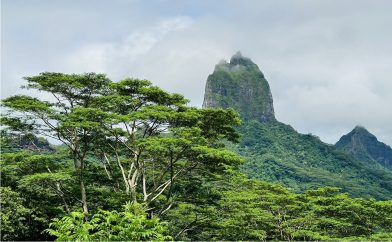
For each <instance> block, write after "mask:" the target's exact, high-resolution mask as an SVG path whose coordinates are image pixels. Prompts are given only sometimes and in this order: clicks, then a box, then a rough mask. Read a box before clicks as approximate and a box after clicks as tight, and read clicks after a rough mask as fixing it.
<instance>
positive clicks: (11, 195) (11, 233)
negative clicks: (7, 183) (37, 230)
mask: <svg viewBox="0 0 392 242" xmlns="http://www.w3.org/2000/svg"><path fill="white" fill-rule="evenodd" d="M0 196H1V199H0V207H1V210H0V218H1V240H2V241H3V240H20V239H22V238H24V235H25V234H26V233H27V231H28V230H29V228H28V224H27V222H28V219H29V217H30V213H31V210H30V209H28V208H26V207H25V206H24V205H23V202H24V199H23V198H22V197H21V196H20V194H19V193H18V192H15V191H12V189H11V188H10V187H4V186H2V187H0Z"/></svg>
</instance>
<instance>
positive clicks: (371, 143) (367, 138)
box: [335, 126, 392, 170]
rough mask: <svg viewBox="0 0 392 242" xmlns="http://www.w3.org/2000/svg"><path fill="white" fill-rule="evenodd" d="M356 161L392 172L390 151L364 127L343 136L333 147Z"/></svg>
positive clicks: (389, 148) (356, 128)
mask: <svg viewBox="0 0 392 242" xmlns="http://www.w3.org/2000/svg"><path fill="white" fill-rule="evenodd" d="M335 146H336V147H337V148H339V149H342V150H343V151H345V152H347V153H349V154H351V155H352V156H353V157H355V158H357V159H358V160H362V161H365V162H367V163H369V164H380V165H382V166H384V167H386V168H389V169H391V170H392V149H391V147H389V146H388V145H386V144H384V143H382V142H380V141H378V140H377V138H376V136H374V135H373V134H371V133H369V131H367V130H366V129H365V128H364V127H361V126H357V127H355V128H354V129H353V130H352V131H351V132H350V133H348V134H346V135H343V136H342V137H341V138H340V140H339V141H338V142H337V143H336V145H335Z"/></svg>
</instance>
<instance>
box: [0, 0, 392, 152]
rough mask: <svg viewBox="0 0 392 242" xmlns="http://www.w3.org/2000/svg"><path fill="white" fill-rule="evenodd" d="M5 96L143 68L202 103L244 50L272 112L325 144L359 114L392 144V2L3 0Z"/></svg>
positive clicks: (141, 72)
mask: <svg viewBox="0 0 392 242" xmlns="http://www.w3.org/2000/svg"><path fill="white" fill-rule="evenodd" d="M1 34H2V36H1V69H2V70H1V96H2V98H4V97H6V96H9V95H14V94H17V93H20V89H19V86H20V85H22V84H23V80H22V79H21V77H23V76H28V75H35V74H38V73H40V72H43V71H56V72H66V73H82V72H101V73H107V75H108V76H109V77H110V78H112V79H113V80H115V81H117V80H120V79H122V78H125V77H137V78H145V79H149V80H150V81H152V82H153V83H154V84H155V85H158V86H160V87H162V88H164V89H166V90H168V91H170V92H179V93H181V94H183V95H185V97H187V98H188V99H190V100H191V105H193V106H198V107H201V105H202V101H203V94H204V85H205V82H206V79H207V76H208V75H209V74H210V73H212V71H213V69H214V65H215V64H216V63H218V62H219V61H220V60H221V59H229V58H230V57H231V55H233V54H234V53H235V52H237V51H238V50H239V51H241V52H242V54H243V55H244V56H247V57H249V58H251V59H252V60H253V61H254V62H255V63H256V64H258V66H259V67H260V69H261V71H262V72H263V73H264V75H265V76H266V78H267V80H268V81H269V83H270V86H271V89H272V95H273V98H274V104H275V113H276V116H277V119H278V120H280V121H282V122H284V123H287V124H290V125H292V126H293V127H294V128H295V129H297V130H298V131H299V132H301V133H312V134H315V135H317V136H319V137H320V138H321V139H322V140H323V141H325V142H327V143H335V142H336V141H337V140H338V139H339V137H340V136H341V135H343V134H345V133H347V132H349V131H350V130H351V129H353V128H354V126H355V125H357V124H359V125H362V126H365V127H366V128H367V129H368V130H369V131H370V132H372V133H373V134H375V135H376V136H377V137H378V138H379V140H381V141H383V142H385V143H387V144H389V145H392V125H391V124H392V122H391V120H392V1H390V0H384V1H383V0H378V1H373V0H368V1H361V0H352V1H350V0H345V1H341V0H324V1H322V0H319V1H314V0H308V1H303V0H296V1H292V0H273V1H272V0H264V1H262V0H255V1H244V0H241V1H224V0H222V1H207V0H204V1H186V0H184V1H174V0H170V1H169V0H168V1H164V0H161V1H130V0H94V1H93V0H91V1H86V0H85V1H80V0H78V1H77V0H73V1H72V0H62V1H60V0H46V1H45V0H35V1H31V0H1Z"/></svg>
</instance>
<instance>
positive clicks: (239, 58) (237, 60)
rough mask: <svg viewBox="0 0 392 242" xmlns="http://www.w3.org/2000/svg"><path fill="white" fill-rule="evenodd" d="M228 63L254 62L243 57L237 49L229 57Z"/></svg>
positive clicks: (243, 63) (242, 63) (249, 63)
mask: <svg viewBox="0 0 392 242" xmlns="http://www.w3.org/2000/svg"><path fill="white" fill-rule="evenodd" d="M230 65H255V63H253V61H252V60H251V59H250V58H248V57H244V56H243V55H242V54H241V52H239V51H237V53H235V54H234V55H233V56H232V57H231V58H230Z"/></svg>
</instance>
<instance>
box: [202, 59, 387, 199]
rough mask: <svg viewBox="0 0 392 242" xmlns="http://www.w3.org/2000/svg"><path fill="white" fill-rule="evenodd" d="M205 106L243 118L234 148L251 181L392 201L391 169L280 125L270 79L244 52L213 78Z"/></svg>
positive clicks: (220, 66)
mask: <svg viewBox="0 0 392 242" xmlns="http://www.w3.org/2000/svg"><path fill="white" fill-rule="evenodd" d="M203 107H204V108H209V107H220V108H233V109H234V110H236V111H237V112H238V113H239V114H240V115H241V118H242V120H243V123H242V125H241V126H240V127H239V128H238V132H239V133H240V134H241V140H240V143H239V144H238V145H233V146H232V149H233V150H236V151H238V152H239V153H240V154H241V155H242V156H244V157H245V159H246V162H245V164H244V165H243V166H242V168H241V169H242V171H243V172H244V173H245V174H247V175H248V176H249V177H251V178H256V179H260V180H265V181H269V182H278V183H281V184H283V185H285V186H287V187H289V188H290V189H291V190H293V191H296V192H302V191H305V190H307V189H313V188H317V187H321V186H335V187H340V188H341V189H342V190H343V191H344V192H348V193H350V194H351V195H354V196H359V197H368V198H370V197H374V198H378V199H391V198H392V171H391V170H389V169H386V168H385V167H382V166H374V165H373V164H370V163H369V162H366V161H364V160H359V159H356V158H355V157H354V156H352V155H350V154H348V153H346V152H345V151H344V150H342V149H337V148H336V147H335V146H333V145H328V144H325V143H323V142H322V141H321V140H320V139H319V138H318V137H316V136H313V135H304V134H300V133H298V132H297V131H296V130H295V129H293V128H292V127H291V126H289V125H286V124H283V123H281V122H279V121H277V120H276V118H275V113H274V107H273V100H272V95H271V90H270V87H269V84H268V82H267V80H266V79H265V77H264V75H263V74H262V72H261V71H260V70H259V68H258V66H257V65H256V64H255V63H253V62H252V61H251V60H250V59H249V58H247V57H244V56H242V55H241V54H240V53H237V54H235V55H234V56H233V57H232V58H231V60H230V62H226V61H221V62H220V63H219V64H217V65H216V66H215V70H214V72H213V73H212V74H211V75H209V76H208V79H207V84H206V91H205V95H204V103H203Z"/></svg>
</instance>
